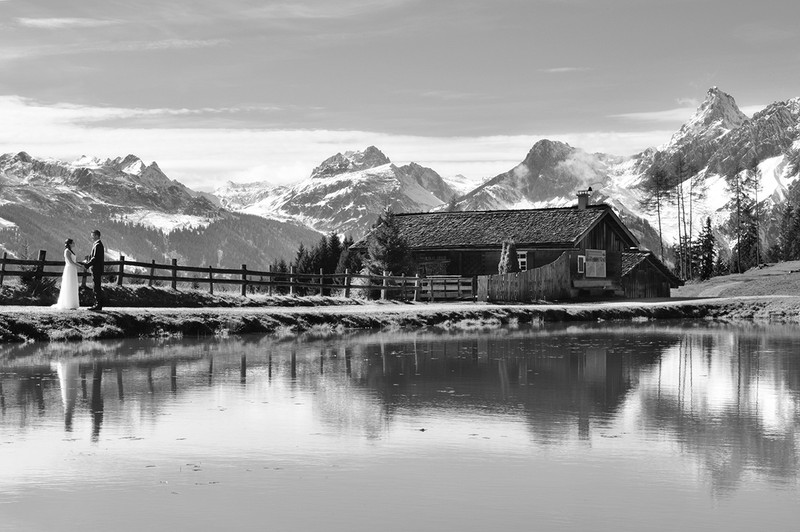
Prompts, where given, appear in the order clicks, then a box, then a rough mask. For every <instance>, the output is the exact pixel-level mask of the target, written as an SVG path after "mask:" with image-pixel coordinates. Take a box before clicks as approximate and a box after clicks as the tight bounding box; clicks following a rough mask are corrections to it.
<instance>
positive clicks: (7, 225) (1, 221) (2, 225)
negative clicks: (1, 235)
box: [0, 201, 17, 229]
mask: <svg viewBox="0 0 800 532" xmlns="http://www.w3.org/2000/svg"><path fill="white" fill-rule="evenodd" d="M5 203H9V202H8V201H5V202H1V203H0V205H3V204H5ZM15 227H17V224H15V223H14V222H10V221H8V220H6V219H5V218H0V229H14V228H15Z"/></svg>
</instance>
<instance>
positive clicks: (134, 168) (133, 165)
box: [115, 155, 146, 175]
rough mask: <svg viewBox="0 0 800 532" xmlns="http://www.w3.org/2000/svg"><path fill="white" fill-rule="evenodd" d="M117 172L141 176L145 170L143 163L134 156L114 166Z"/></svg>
mask: <svg viewBox="0 0 800 532" xmlns="http://www.w3.org/2000/svg"><path fill="white" fill-rule="evenodd" d="M115 166H116V167H117V169H118V170H120V171H121V172H125V173H126V174H131V175H141V173H142V171H143V170H144V169H145V168H146V165H145V164H144V162H143V161H142V160H141V159H140V158H138V157H137V156H135V155H128V156H127V157H125V158H124V159H122V160H121V161H120V162H119V163H117V164H116V165H115Z"/></svg>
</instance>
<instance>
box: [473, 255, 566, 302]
mask: <svg viewBox="0 0 800 532" xmlns="http://www.w3.org/2000/svg"><path fill="white" fill-rule="evenodd" d="M569 258H570V254H569V252H565V253H562V254H561V256H560V257H559V258H557V259H556V260H555V261H553V262H551V263H550V264H546V265H544V266H542V267H540V268H534V269H532V270H528V271H524V272H519V273H505V274H498V275H479V276H478V279H477V299H478V301H517V302H521V303H529V302H531V301H543V300H556V299H566V298H569V297H570V291H571V277H570V270H569V266H570V264H569Z"/></svg>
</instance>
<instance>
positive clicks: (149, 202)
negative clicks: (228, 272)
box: [0, 152, 321, 268]
mask: <svg viewBox="0 0 800 532" xmlns="http://www.w3.org/2000/svg"><path fill="white" fill-rule="evenodd" d="M93 228H100V229H101V230H102V231H103V234H104V235H107V236H108V238H105V237H104V240H105V241H106V247H107V251H108V253H109V255H110V256H112V257H114V256H118V255H125V256H126V257H128V258H130V259H132V260H141V261H149V260H150V259H156V260H162V259H166V258H168V257H171V258H179V259H180V260H181V261H182V262H184V263H186V262H189V263H191V264H193V265H196V264H215V265H216V264H222V263H225V264H227V265H230V266H231V267H238V266H240V265H241V264H243V263H245V264H250V265H251V267H254V266H256V265H258V266H263V267H264V268H266V266H267V265H268V264H269V263H270V262H271V261H273V260H275V259H279V258H283V257H288V256H291V255H292V254H293V253H294V252H295V250H296V247H297V245H298V243H299V242H304V243H307V244H311V243H314V242H316V240H318V239H319V238H320V236H321V235H320V234H319V233H318V232H316V231H313V230H311V229H308V228H307V227H305V226H302V225H300V224H297V223H295V222H279V221H275V220H268V219H265V218H260V217H254V216H248V215H246V214H240V213H232V212H229V211H225V210H224V209H220V208H219V207H218V206H217V205H216V204H215V203H214V201H211V199H209V197H208V196H206V195H203V194H200V193H198V192H195V191H193V190H191V189H189V188H188V187H186V186H185V185H183V184H182V183H180V182H178V181H176V180H172V179H169V178H168V177H167V176H166V175H165V174H164V173H163V172H162V171H161V169H160V168H159V166H158V164H156V163H155V162H153V163H150V164H149V165H148V164H145V163H144V162H143V161H142V160H141V159H139V158H138V157H136V156H135V155H128V156H126V157H118V158H115V159H106V160H99V159H96V158H94V159H93V158H89V157H80V158H79V159H77V160H76V161H73V162H71V163H65V162H61V161H56V160H43V159H37V158H34V157H31V156H30V155H29V154H28V153H26V152H20V153H17V154H5V155H0V248H2V250H4V251H5V252H7V253H9V254H11V256H17V257H22V256H28V255H32V254H35V251H36V250H38V249H44V250H47V251H49V252H50V253H51V256H54V257H56V258H59V257H60V256H61V251H62V247H63V241H64V239H65V238H68V237H69V238H73V239H74V240H75V241H76V244H78V247H79V249H80V248H85V249H88V248H89V247H90V245H89V237H88V235H89V232H90V231H91V229H93Z"/></svg>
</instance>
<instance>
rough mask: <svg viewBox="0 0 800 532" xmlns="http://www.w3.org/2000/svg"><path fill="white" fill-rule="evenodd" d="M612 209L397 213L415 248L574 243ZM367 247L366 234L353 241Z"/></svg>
mask: <svg viewBox="0 0 800 532" xmlns="http://www.w3.org/2000/svg"><path fill="white" fill-rule="evenodd" d="M606 212H610V209H608V207H607V206H605V205H597V206H591V207H589V208H586V209H577V208H556V209H525V210H503V211H466V212H431V213H414V214H396V215H395V220H396V222H397V225H398V227H399V229H400V234H401V235H402V236H403V237H404V238H405V239H406V242H407V243H408V245H409V247H410V248H412V249H426V248H428V249H429V248H454V247H459V248H464V247H467V248H485V247H500V245H501V244H502V242H503V241H504V240H513V241H514V243H515V244H516V245H517V247H520V246H526V245H543V244H552V245H554V246H571V245H573V244H574V243H575V242H576V241H577V240H578V239H579V238H580V237H581V236H583V234H584V233H585V232H586V231H588V230H589V229H591V227H592V226H594V224H595V223H596V222H597V221H598V220H600V218H602V217H603V215H604V214H606ZM353 247H355V248H360V247H366V237H365V238H363V239H361V240H360V241H359V242H357V243H356V244H354V246H353Z"/></svg>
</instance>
